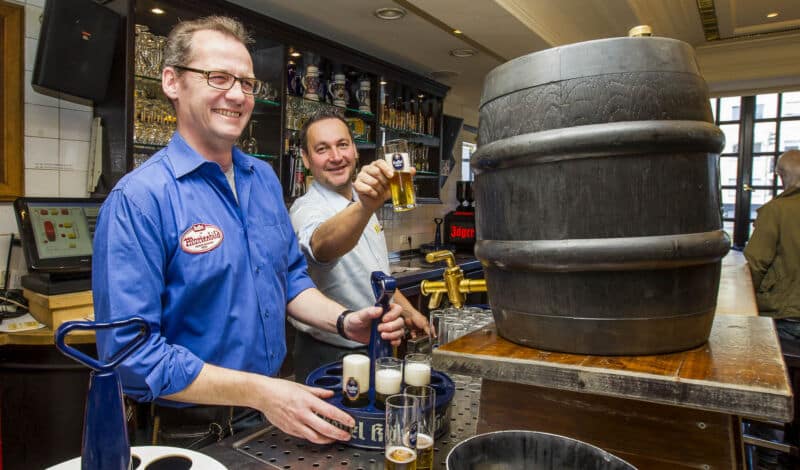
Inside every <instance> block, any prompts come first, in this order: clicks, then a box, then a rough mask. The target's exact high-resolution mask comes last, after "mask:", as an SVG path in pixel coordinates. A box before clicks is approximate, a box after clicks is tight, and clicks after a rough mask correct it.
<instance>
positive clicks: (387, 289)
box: [371, 271, 397, 313]
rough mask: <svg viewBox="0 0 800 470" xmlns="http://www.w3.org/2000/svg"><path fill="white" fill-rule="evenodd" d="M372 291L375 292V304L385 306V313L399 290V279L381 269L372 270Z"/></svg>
mask: <svg viewBox="0 0 800 470" xmlns="http://www.w3.org/2000/svg"><path fill="white" fill-rule="evenodd" d="M371 281H372V292H374V293H375V306H376V307H383V313H386V312H388V311H389V301H390V300H392V296H393V295H394V291H395V290H397V280H396V279H395V278H393V277H392V276H389V275H388V274H385V273H383V272H381V271H373V272H372V277H371Z"/></svg>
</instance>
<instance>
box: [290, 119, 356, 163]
mask: <svg viewBox="0 0 800 470" xmlns="http://www.w3.org/2000/svg"><path fill="white" fill-rule="evenodd" d="M326 119H338V120H339V121H341V122H342V124H344V127H346V128H347V133H348V134H349V135H350V140H351V141H354V142H355V138H354V137H353V129H351V128H350V125H348V124H347V121H346V120H345V118H344V116H342V112H341V111H338V110H336V109H332V108H322V109H320V110H318V111H316V112H315V113H314V114H312V115H311V117H310V118H308V120H307V121H306V122H305V123H304V124H303V127H302V128H301V129H300V146H301V148H302V149H303V152H305V153H306V154H310V153H311V151H310V149H309V148H308V129H309V127H311V125H312V124H314V123H317V122H320V121H324V120H326Z"/></svg>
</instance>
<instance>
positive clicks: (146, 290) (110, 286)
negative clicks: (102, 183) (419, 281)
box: [92, 133, 314, 401]
mask: <svg viewBox="0 0 800 470" xmlns="http://www.w3.org/2000/svg"><path fill="white" fill-rule="evenodd" d="M233 165H234V169H235V178H236V179H235V182H236V192H237V195H238V203H237V200H236V198H235V197H234V194H233V192H232V190H231V187H230V185H229V184H228V182H227V180H226V178H225V175H224V173H223V172H222V169H221V167H220V166H219V165H218V164H217V163H214V162H210V161H207V160H205V159H204V158H202V157H201V156H200V155H199V154H197V153H196V152H195V151H194V150H193V149H192V148H191V147H189V145H188V144H187V143H186V141H184V140H183V138H182V137H181V136H180V135H179V134H178V133H175V134H174V135H173V137H172V140H171V141H170V143H169V144H168V145H167V147H166V148H164V149H162V150H161V151H159V152H158V153H156V154H155V155H153V156H152V157H151V158H150V159H148V160H147V161H146V162H145V163H144V164H143V165H142V166H141V167H140V168H138V169H136V170H135V171H133V172H132V173H130V174H128V175H126V176H125V177H123V178H122V179H121V180H120V182H119V183H118V184H117V185H116V187H115V188H114V190H113V191H112V192H111V194H110V195H109V197H108V199H107V200H106V202H105V203H104V204H103V207H102V209H101V210H100V215H99V218H98V221H97V228H96V231H95V236H94V255H93V260H92V261H93V265H92V290H93V296H94V311H95V318H96V320H97V321H112V320H118V319H122V318H128V317H130V316H134V315H138V316H142V317H144V318H145V319H146V320H147V322H148V323H149V324H150V327H151V329H152V335H151V336H150V337H149V339H148V341H147V342H146V343H145V344H144V345H143V346H142V347H140V348H139V349H138V350H137V351H136V352H135V353H133V355H131V356H130V357H129V358H128V359H126V360H125V361H124V362H123V363H122V365H121V366H120V367H119V368H118V369H117V370H118V372H119V374H120V377H121V379H122V383H123V388H124V390H125V393H126V394H128V395H130V396H132V397H134V398H136V399H137V400H140V401H152V400H155V399H157V398H158V397H160V396H163V395H170V394H173V393H176V392H179V391H181V390H183V389H184V388H186V387H187V386H188V385H189V384H191V383H192V381H194V379H195V378H196V377H197V375H198V374H199V373H200V369H201V368H202V366H203V363H204V362H208V363H210V364H214V365H218V366H221V367H226V368H230V369H237V370H242V371H249V372H256V373H260V374H267V375H274V374H275V373H277V371H278V370H279V368H280V366H281V363H282V362H283V359H284V357H285V356H286V343H285V338H284V319H285V314H286V304H287V303H288V302H290V301H291V300H292V299H293V298H294V297H295V296H297V295H298V294H299V293H300V292H302V291H303V290H305V289H308V288H311V287H314V284H313V282H312V281H311V279H310V278H309V277H308V274H307V272H306V262H305V259H304V258H303V255H302V254H301V253H300V251H299V249H298V247H297V240H296V238H295V235H294V231H293V230H292V225H291V222H290V221H289V216H288V214H287V212H286V208H285V206H284V202H283V198H282V192H281V187H280V183H279V182H278V179H277V178H276V177H275V173H274V172H273V171H272V168H271V167H270V166H269V165H268V164H266V163H264V162H261V161H258V160H256V159H254V158H252V157H249V156H247V155H245V154H243V153H242V152H241V151H239V149H236V148H234V150H233ZM134 334H135V332H133V331H131V330H130V329H125V330H124V331H121V330H110V331H109V330H106V331H105V332H101V333H99V334H98V337H97V340H98V342H97V345H98V350H99V352H100V355H101V357H103V358H104V359H106V360H107V359H108V358H110V357H111V355H113V353H114V352H116V351H118V350H119V349H120V348H121V347H122V346H123V345H124V344H126V343H127V342H129V341H130V340H131V338H132V337H133V336H134Z"/></svg>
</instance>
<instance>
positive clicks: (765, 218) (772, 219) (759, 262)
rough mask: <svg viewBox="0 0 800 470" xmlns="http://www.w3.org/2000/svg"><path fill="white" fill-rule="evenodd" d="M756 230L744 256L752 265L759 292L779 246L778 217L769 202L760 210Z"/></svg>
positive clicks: (754, 283) (753, 276)
mask: <svg viewBox="0 0 800 470" xmlns="http://www.w3.org/2000/svg"><path fill="white" fill-rule="evenodd" d="M754 226H755V230H753V235H752V236H751V237H750V241H748V242H747V246H746V247H745V249H744V256H745V258H746V259H747V264H748V265H749V266H750V276H751V277H752V279H753V289H755V291H756V292H758V290H759V287H760V286H761V282H762V281H763V280H764V276H765V275H766V273H767V271H768V270H769V268H770V266H771V265H772V262H773V261H774V259H775V254H776V252H777V247H778V233H779V229H780V227H778V218H777V217H776V214H775V213H774V210H773V207H772V206H771V205H770V204H769V203H768V204H766V205H764V206H762V207H761V208H760V209H759V210H758V217H757V218H756V221H755V223H754Z"/></svg>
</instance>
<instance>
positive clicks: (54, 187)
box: [0, 0, 92, 287]
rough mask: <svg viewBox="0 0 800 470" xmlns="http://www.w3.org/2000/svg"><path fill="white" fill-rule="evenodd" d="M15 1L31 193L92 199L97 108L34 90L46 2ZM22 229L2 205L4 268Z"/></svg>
mask: <svg viewBox="0 0 800 470" xmlns="http://www.w3.org/2000/svg"><path fill="white" fill-rule="evenodd" d="M10 1H11V2H12V3H16V4H19V5H24V6H25V110H24V112H25V142H24V146H25V155H24V158H25V195H26V196H62V197H87V196H88V193H87V191H86V178H87V165H88V155H89V134H90V126H91V122H92V108H90V107H88V106H84V105H80V104H75V103H71V102H69V101H65V100H61V99H58V98H53V97H50V96H46V95H42V94H39V93H36V92H35V91H33V88H31V85H30V83H31V77H32V76H33V64H34V61H35V58H36V47H37V44H38V40H39V29H40V26H41V24H40V16H41V14H42V8H43V7H44V2H45V0H27V1H21V0H10ZM17 231H18V230H17V222H16V220H15V219H14V212H13V209H12V206H11V204H10V203H0V271H2V270H5V265H6V255H7V240H8V238H9V237H8V234H10V233H14V234H16V233H17ZM2 274H4V273H2V272H0V283H2V279H3V277H2ZM11 287H15V286H14V284H13V283H12V285H11Z"/></svg>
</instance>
